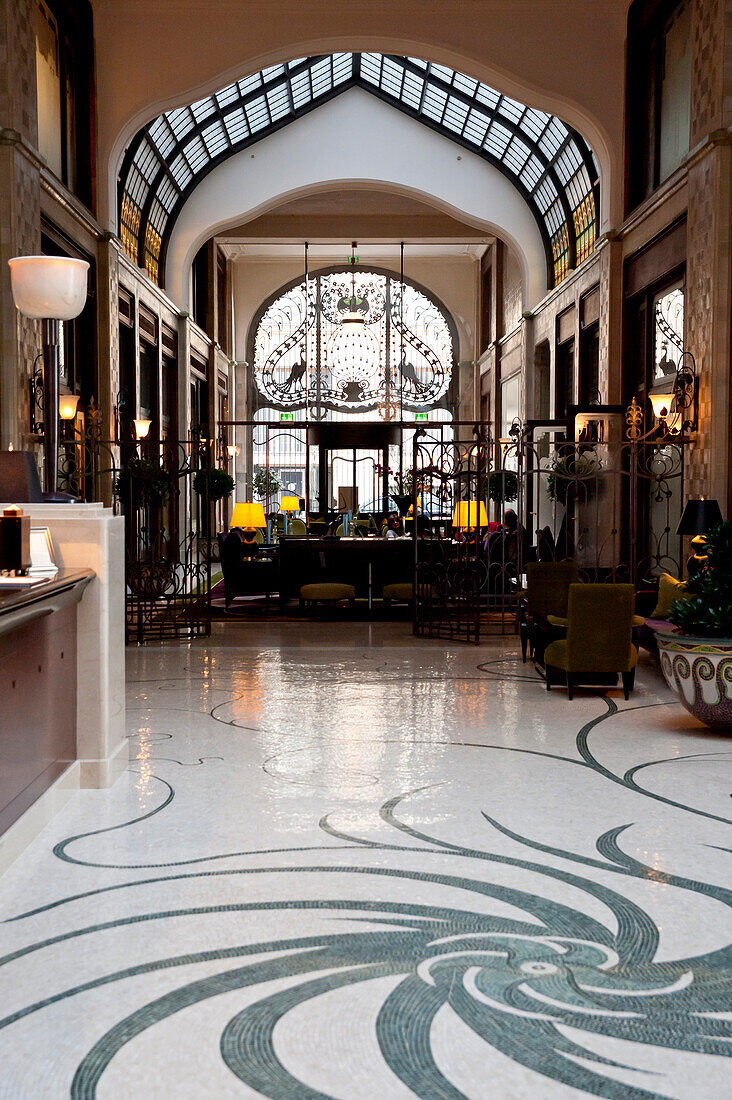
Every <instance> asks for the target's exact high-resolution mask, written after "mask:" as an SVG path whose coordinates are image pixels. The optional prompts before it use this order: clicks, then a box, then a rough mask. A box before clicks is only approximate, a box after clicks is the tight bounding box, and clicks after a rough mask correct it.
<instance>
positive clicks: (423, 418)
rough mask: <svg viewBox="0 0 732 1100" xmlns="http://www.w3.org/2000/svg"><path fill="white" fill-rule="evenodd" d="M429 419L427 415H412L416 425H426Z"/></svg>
mask: <svg viewBox="0 0 732 1100" xmlns="http://www.w3.org/2000/svg"><path fill="white" fill-rule="evenodd" d="M429 418H430V414H429V413H415V414H414V419H415V420H416V421H417V423H418V424H426V423H427V421H428V420H429Z"/></svg>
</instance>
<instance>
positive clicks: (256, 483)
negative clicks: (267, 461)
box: [252, 466, 282, 512]
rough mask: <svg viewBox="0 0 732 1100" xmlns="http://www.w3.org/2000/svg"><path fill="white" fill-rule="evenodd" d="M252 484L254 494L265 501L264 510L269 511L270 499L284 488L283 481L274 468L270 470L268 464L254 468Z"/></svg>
mask: <svg viewBox="0 0 732 1100" xmlns="http://www.w3.org/2000/svg"><path fill="white" fill-rule="evenodd" d="M252 486H253V488H254V495H255V496H256V497H258V498H259V500H263V501H264V502H265V504H264V510H265V512H268V511H269V502H270V499H271V498H272V497H274V496H277V494H278V493H279V491H280V489H281V488H282V482H281V481H280V479H279V478H278V477H277V474H275V473H274V472H273V471H272V470H268V469H267V467H266V466H257V467H256V468H255V470H254V477H253V478H252Z"/></svg>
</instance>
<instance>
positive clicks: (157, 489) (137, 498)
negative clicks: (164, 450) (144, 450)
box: [114, 458, 173, 504]
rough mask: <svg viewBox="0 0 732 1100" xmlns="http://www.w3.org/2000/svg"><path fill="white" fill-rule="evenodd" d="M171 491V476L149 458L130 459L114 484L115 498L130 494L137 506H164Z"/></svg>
mask: <svg viewBox="0 0 732 1100" xmlns="http://www.w3.org/2000/svg"><path fill="white" fill-rule="evenodd" d="M172 489H173V475H172V474H170V473H169V472H168V471H167V470H166V469H165V468H164V467H163V466H161V464H160V463H159V462H153V461H152V460H151V459H149V458H130V459H129V460H128V461H127V462H125V464H124V466H123V467H122V469H121V470H120V473H119V476H118V477H117V479H116V480H115V483H114V492H115V494H116V496H118V497H120V498H122V497H125V496H126V495H128V494H130V493H131V494H132V497H133V499H134V502H135V503H137V504H155V503H157V502H159V503H161V504H165V502H166V501H167V500H168V499H169V497H170V494H171V491H172Z"/></svg>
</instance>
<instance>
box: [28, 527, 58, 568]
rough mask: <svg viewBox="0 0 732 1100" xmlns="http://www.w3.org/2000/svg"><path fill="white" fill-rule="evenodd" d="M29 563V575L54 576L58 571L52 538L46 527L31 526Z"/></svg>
mask: <svg viewBox="0 0 732 1100" xmlns="http://www.w3.org/2000/svg"><path fill="white" fill-rule="evenodd" d="M30 550H31V565H30V569H29V570H28V576H30V577H55V576H56V574H57V573H58V566H57V565H56V553H55V550H54V547H53V539H52V538H51V532H50V531H49V529H48V527H31V533H30Z"/></svg>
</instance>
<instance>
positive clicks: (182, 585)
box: [59, 418, 221, 644]
mask: <svg viewBox="0 0 732 1100" xmlns="http://www.w3.org/2000/svg"><path fill="white" fill-rule="evenodd" d="M210 452H211V444H210V441H209V440H206V439H195V438H194V439H187V440H180V441H173V440H163V441H155V440H129V441H124V442H121V443H119V442H116V441H111V440H104V439H102V438H101V433H100V432H99V431H98V430H97V427H96V421H95V420H94V419H93V418H90V419H89V421H88V427H87V430H86V432H85V433H83V434H82V433H80V432H75V433H74V434H73V435H70V436H68V437H67V438H65V439H63V440H62V441H61V444H60V456H59V487H60V488H61V489H62V490H63V491H65V492H69V493H71V494H72V495H73V496H76V497H78V498H79V499H80V500H84V501H101V502H103V503H105V504H107V505H109V506H111V507H112V508H113V510H114V511H115V513H118V514H119V513H121V514H122V515H124V518H125V622H126V640H127V642H128V644H130V643H137V644H142V643H145V642H149V641H156V640H162V639H165V638H191V637H195V636H196V635H199V634H210V632H211V580H212V561H214V560H215V559H217V558H218V553H217V545H216V530H217V526H220V524H219V523H217V515H216V513H217V510H219V506H217V505H216V504H214V503H213V502H212V501H211V495H212V494H211V453H210ZM218 518H219V520H220V519H221V517H218Z"/></svg>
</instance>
